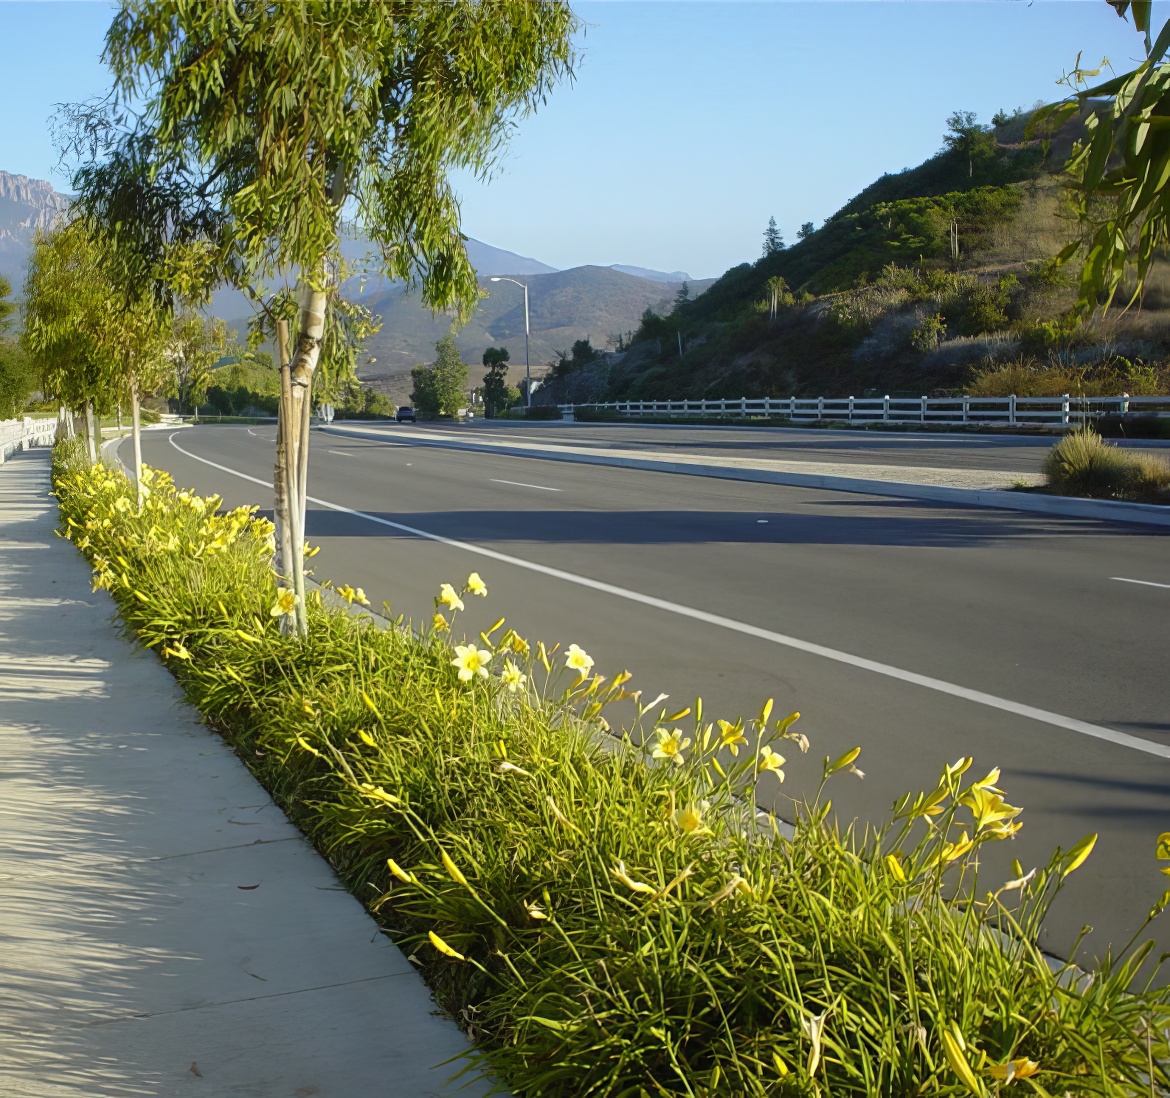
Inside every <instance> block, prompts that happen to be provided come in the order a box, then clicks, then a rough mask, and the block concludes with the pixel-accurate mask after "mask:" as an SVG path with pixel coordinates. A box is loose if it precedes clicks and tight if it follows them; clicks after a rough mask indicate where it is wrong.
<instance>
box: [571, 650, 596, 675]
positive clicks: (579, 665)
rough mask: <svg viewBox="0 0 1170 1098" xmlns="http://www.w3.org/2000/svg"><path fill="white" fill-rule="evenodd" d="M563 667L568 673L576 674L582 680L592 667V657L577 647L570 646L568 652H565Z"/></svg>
mask: <svg viewBox="0 0 1170 1098" xmlns="http://www.w3.org/2000/svg"><path fill="white" fill-rule="evenodd" d="M565 666H566V667H567V668H569V670H570V671H576V672H578V673H579V674H580V676H581V678H584V677H585V676H586V675H588V674H589V669H590V668H591V667H592V666H593V657H592V656H590V655H589V653H588V652H586V651H585V650H584V649H583V648H581V647H579V646H578V645H576V644H570V645H569V648H568V651H566V652H565Z"/></svg>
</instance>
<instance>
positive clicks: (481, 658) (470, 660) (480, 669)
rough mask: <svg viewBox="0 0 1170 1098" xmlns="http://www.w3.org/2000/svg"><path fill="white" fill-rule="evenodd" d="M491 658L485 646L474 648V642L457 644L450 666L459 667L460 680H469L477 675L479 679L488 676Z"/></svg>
mask: <svg viewBox="0 0 1170 1098" xmlns="http://www.w3.org/2000/svg"><path fill="white" fill-rule="evenodd" d="M491 660H492V654H491V653H490V652H489V651H487V649H485V648H476V647H475V645H474V644H457V645H455V658H454V659H453V660H452V661H451V666H452V667H458V668H459V681H460V682H471V680H472V679H474V678H475V677H476V676H477V675H478V676H479V677H480V678H481V679H486V678H487V677H488V664H489V663H491Z"/></svg>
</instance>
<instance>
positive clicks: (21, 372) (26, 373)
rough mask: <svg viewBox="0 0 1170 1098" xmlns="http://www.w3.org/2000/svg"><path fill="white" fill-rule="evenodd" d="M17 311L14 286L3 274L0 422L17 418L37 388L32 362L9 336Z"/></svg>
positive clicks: (0, 289)
mask: <svg viewBox="0 0 1170 1098" xmlns="http://www.w3.org/2000/svg"><path fill="white" fill-rule="evenodd" d="M15 312H16V303H15V302H14V301H13V300H12V283H11V282H9V281H8V279H6V278H5V277H4V276H3V275H0V419H6V418H9V417H11V418H15V417H16V416H18V415H19V414H20V410H21V409H22V408H23V407H24V405H25V402H26V401H27V400H28V398H29V397H30V396H31V395H32V394H33V392H34V391H35V390H36V388H37V375H36V371H35V370H34V369H33V364H32V362H31V361H30V360H29V357H28V355H27V354H25V352H24V349H23V348H22V347H21V345H20V344H19V343H18V342H17V341H16V340H14V339H12V338H10V337H9V335H8V333H9V331H10V330H11V329H12V316H13V314H14V313H15Z"/></svg>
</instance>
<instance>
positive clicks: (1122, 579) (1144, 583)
mask: <svg viewBox="0 0 1170 1098" xmlns="http://www.w3.org/2000/svg"><path fill="white" fill-rule="evenodd" d="M1109 578H1110V579H1111V580H1117V582H1118V583H1140V584H1141V585H1142V586H1143V587H1167V588H1170V583H1155V582H1154V581H1153V580H1131V579H1126V577H1125V576H1110V577H1109Z"/></svg>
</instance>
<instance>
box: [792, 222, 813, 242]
mask: <svg viewBox="0 0 1170 1098" xmlns="http://www.w3.org/2000/svg"><path fill="white" fill-rule="evenodd" d="M816 231H817V227H816V226H815V225H814V224H813V223H812V222H811V221H806V222H804V223H803V224H802V225H801V226H800V228H799V229H797V230H796V238H797V239H798V240H807V239H808V238H809V237H810V236H812V234H813V233H815V232H816Z"/></svg>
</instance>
